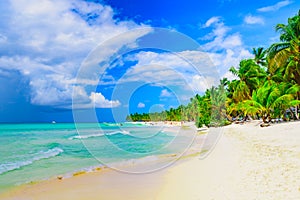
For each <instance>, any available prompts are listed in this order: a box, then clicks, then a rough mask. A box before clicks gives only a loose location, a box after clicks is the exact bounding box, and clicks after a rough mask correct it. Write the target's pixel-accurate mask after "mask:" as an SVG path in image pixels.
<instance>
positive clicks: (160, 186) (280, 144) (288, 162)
mask: <svg viewBox="0 0 300 200" xmlns="http://www.w3.org/2000/svg"><path fill="white" fill-rule="evenodd" d="M223 130H224V134H223V135H222V136H221V138H220V139H219V141H218V143H217V145H216V146H215V148H214V149H213V151H212V152H211V153H210V154H209V155H208V156H207V157H205V158H204V159H199V157H190V158H187V159H182V161H180V162H178V163H177V164H175V165H173V166H171V167H169V168H166V169H164V170H160V171H158V172H155V173H149V174H140V175H133V174H125V173H119V172H116V171H113V170H110V169H104V170H100V171H97V172H92V173H87V174H83V175H79V176H74V177H71V178H68V179H63V180H58V179H54V180H49V181H43V182H39V183H35V184H28V185H23V186H21V187H19V188H15V189H13V190H11V191H9V192H6V193H5V194H1V195H0V199H22V200H25V199H26V200H27V199H28V200H29V199H78V200H79V199H189V200H190V199H205V200H206V199H220V200H221V199H222V200H224V199H292V200H293V199H295V200H296V199H300V170H299V169H300V131H299V130H300V122H289V123H280V124H272V125H271V126H270V127H264V128H261V127H259V122H258V121H252V122H247V123H245V124H243V125H240V124H233V125H230V126H227V127H224V129H223Z"/></svg>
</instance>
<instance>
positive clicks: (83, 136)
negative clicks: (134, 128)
mask: <svg viewBox="0 0 300 200" xmlns="http://www.w3.org/2000/svg"><path fill="white" fill-rule="evenodd" d="M116 134H122V135H130V132H129V131H114V132H109V133H95V134H88V135H75V136H72V137H70V138H69V140H74V139H87V138H93V137H102V136H107V135H116Z"/></svg>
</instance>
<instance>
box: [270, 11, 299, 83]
mask: <svg viewBox="0 0 300 200" xmlns="http://www.w3.org/2000/svg"><path fill="white" fill-rule="evenodd" d="M276 31H280V33H281V35H280V42H278V43H274V44H272V45H271V47H270V48H269V49H268V62H269V71H270V73H271V74H274V73H275V72H276V71H277V70H278V68H283V69H284V70H282V73H283V77H284V79H285V80H286V81H293V82H296V83H297V84H298V85H300V10H299V12H298V15H296V16H294V17H292V18H289V19H288V24H287V25H285V24H277V25H276Z"/></svg>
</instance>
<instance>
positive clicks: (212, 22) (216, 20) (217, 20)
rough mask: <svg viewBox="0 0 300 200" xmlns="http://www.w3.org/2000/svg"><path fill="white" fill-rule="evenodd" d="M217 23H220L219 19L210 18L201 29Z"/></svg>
mask: <svg viewBox="0 0 300 200" xmlns="http://www.w3.org/2000/svg"><path fill="white" fill-rule="evenodd" d="M219 21H220V17H216V16H214V17H211V18H210V19H208V20H207V21H206V23H205V24H204V25H203V26H202V27H203V28H207V27H210V26H211V25H212V24H214V23H217V22H219Z"/></svg>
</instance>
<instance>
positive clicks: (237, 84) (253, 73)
mask: <svg viewBox="0 0 300 200" xmlns="http://www.w3.org/2000/svg"><path fill="white" fill-rule="evenodd" d="M229 71H230V72H231V73H232V74H233V75H235V76H237V77H238V78H239V79H238V80H233V81H232V82H231V83H230V85H229V88H230V89H231V90H232V92H233V94H232V98H233V100H234V102H235V103H238V102H241V101H244V100H247V99H250V98H251V95H252V92H253V91H254V90H255V89H257V88H258V86H259V85H260V83H261V82H262V81H263V80H264V79H265V77H266V72H265V71H264V70H263V69H262V68H261V67H260V66H259V65H258V64H256V63H255V62H254V60H252V59H247V60H242V61H241V62H240V65H239V68H238V69H236V68H234V67H231V68H230V69H229Z"/></svg>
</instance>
